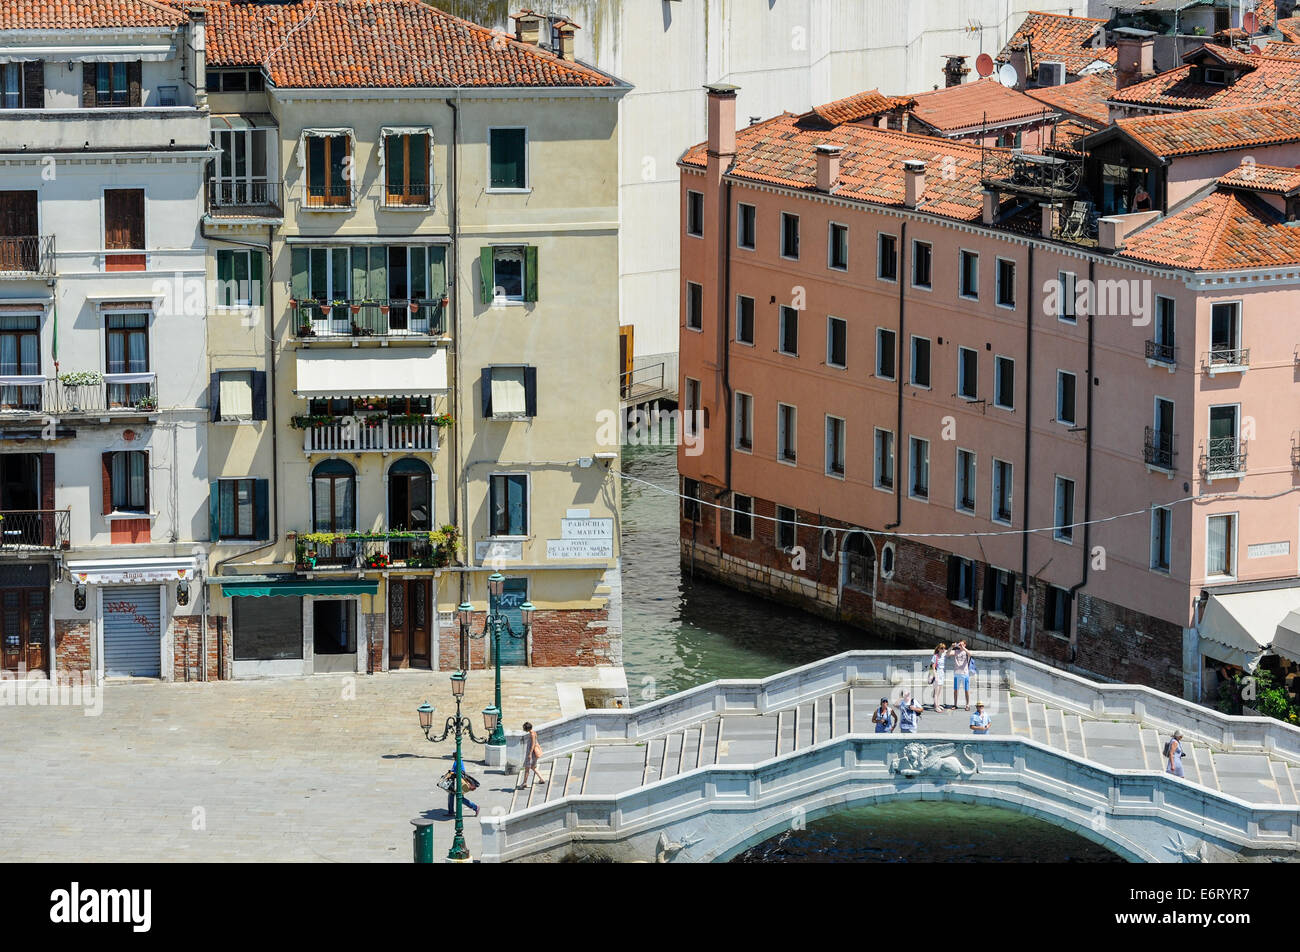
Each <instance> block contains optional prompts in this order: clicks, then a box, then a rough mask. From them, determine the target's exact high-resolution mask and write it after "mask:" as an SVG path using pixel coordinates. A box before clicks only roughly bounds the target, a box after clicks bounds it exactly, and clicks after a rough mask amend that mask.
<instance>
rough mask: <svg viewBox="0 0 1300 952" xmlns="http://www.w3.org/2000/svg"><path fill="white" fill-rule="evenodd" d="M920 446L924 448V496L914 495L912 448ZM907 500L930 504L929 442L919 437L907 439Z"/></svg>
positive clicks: (914, 460)
mask: <svg viewBox="0 0 1300 952" xmlns="http://www.w3.org/2000/svg"><path fill="white" fill-rule="evenodd" d="M918 444H919V445H921V446H923V447H924V448H925V495H924V496H918V495H917V494H916V454H915V453H914V452H913V449H912V448H913V447H914V446H916V445H918ZM907 498H908V499H914V500H915V501H917V502H922V503H925V504H926V505H927V506H928V505H929V504H930V441H929V440H927V439H925V438H924V437H921V436H912V435H911V434H908V437H907Z"/></svg>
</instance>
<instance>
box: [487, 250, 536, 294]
mask: <svg viewBox="0 0 1300 952" xmlns="http://www.w3.org/2000/svg"><path fill="white" fill-rule="evenodd" d="M480 255H481V259H480V261H479V267H480V268H481V269H483V275H484V277H485V278H490V279H491V280H490V283H489V282H488V281H485V282H484V287H483V289H482V292H483V293H482V301H483V303H484V304H494V305H501V304H506V303H508V302H510V301H529V302H532V301H536V300H537V279H538V274H537V271H538V268H537V246H536V245H524V246H518V245H513V246H511V245H505V246H502V245H494V246H488V247H485V248H483V250H482V251H481V252H480Z"/></svg>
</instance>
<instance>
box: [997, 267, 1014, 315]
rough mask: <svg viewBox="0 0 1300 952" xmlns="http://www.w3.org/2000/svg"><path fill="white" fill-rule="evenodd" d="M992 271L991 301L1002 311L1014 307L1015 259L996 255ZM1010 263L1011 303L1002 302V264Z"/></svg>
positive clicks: (1010, 309) (1011, 309)
mask: <svg viewBox="0 0 1300 952" xmlns="http://www.w3.org/2000/svg"><path fill="white" fill-rule="evenodd" d="M996 262H997V263H996V265H995V266H994V271H993V303H994V304H995V305H997V306H998V307H1000V308H1002V310H1004V311H1014V310H1015V309H1016V270H1017V269H1016V259H1015V258H1003V257H1000V256H999V257H998V258H997V259H996ZM1004 264H1009V265H1011V303H1010V304H1003V303H1002V265H1004Z"/></svg>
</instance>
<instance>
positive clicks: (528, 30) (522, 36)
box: [514, 10, 542, 46]
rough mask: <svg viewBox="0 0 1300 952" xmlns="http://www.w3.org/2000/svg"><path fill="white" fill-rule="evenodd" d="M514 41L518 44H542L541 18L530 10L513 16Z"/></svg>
mask: <svg viewBox="0 0 1300 952" xmlns="http://www.w3.org/2000/svg"><path fill="white" fill-rule="evenodd" d="M514 20H515V39H516V40H518V41H519V42H520V43H529V44H531V45H533V46H539V45H541V42H542V17H541V16H539V15H538V14H536V13H534V12H533V11H532V10H520V11H519V12H518V13H516V14H515V15H514Z"/></svg>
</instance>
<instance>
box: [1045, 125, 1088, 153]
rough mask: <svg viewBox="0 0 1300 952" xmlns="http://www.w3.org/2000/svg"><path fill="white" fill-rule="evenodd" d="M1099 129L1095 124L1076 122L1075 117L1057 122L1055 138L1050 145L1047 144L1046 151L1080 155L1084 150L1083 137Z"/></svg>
mask: <svg viewBox="0 0 1300 952" xmlns="http://www.w3.org/2000/svg"><path fill="white" fill-rule="evenodd" d="M1096 131H1097V128H1096V127H1095V126H1091V125H1084V124H1083V123H1081V122H1075V121H1074V120H1073V119H1066V120H1065V121H1064V122H1058V123H1057V124H1056V132H1055V139H1054V141H1053V142H1052V144H1051V145H1050V146H1045V147H1044V151H1045V152H1069V153H1071V154H1073V155H1079V154H1080V153H1081V152H1082V151H1083V150H1082V139H1083V137H1084V136H1087V135H1090V134H1092V133H1094V132H1096Z"/></svg>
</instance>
